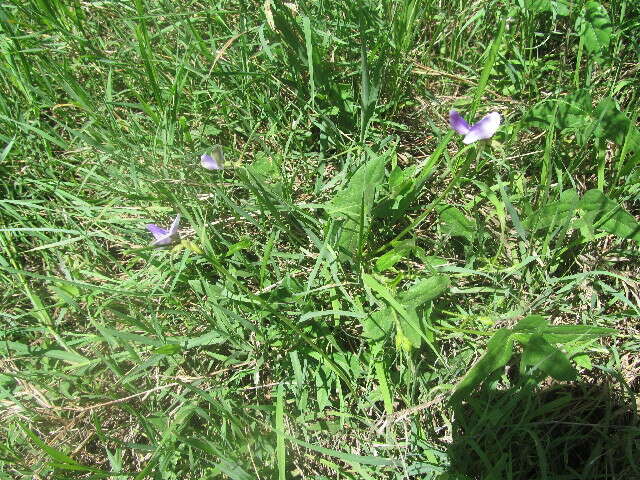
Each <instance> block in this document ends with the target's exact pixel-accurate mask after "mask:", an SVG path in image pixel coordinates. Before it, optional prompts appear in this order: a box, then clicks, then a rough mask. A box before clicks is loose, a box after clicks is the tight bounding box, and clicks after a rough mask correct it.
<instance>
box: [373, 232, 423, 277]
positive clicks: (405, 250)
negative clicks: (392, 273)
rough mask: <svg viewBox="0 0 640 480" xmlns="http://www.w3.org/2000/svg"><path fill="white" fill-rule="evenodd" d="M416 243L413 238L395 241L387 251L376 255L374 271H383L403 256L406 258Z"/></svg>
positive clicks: (391, 266)
mask: <svg viewBox="0 0 640 480" xmlns="http://www.w3.org/2000/svg"><path fill="white" fill-rule="evenodd" d="M415 246H416V243H415V241H414V240H402V241H399V242H395V244H394V245H393V248H392V249H391V250H389V251H388V252H387V253H385V254H384V255H382V256H381V257H378V259H377V260H376V264H375V267H374V269H375V271H376V272H384V271H386V270H389V269H390V268H393V266H394V265H395V264H396V263H398V262H399V261H401V260H402V259H404V258H407V257H408V256H409V254H410V253H411V252H412V251H413V249H414V248H415Z"/></svg>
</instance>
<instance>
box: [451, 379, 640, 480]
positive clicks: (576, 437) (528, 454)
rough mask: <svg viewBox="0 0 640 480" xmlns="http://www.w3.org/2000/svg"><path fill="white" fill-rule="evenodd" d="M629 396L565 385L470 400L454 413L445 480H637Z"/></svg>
mask: <svg viewBox="0 0 640 480" xmlns="http://www.w3.org/2000/svg"><path fill="white" fill-rule="evenodd" d="M634 390H636V392H635V394H634V393H633V392H629V391H628V390H627V391H626V392H624V391H623V390H622V389H621V388H619V387H613V386H605V385H594V384H588V383H579V382H572V383H567V384H555V385H551V386H547V387H543V388H540V387H531V386H516V387H512V388H510V389H508V390H502V391H496V390H493V391H486V390H485V391H481V392H479V393H477V394H474V395H473V396H472V397H471V398H470V399H469V400H468V402H467V403H466V404H465V405H463V406H461V407H459V408H458V409H457V411H456V415H455V420H454V422H453V432H452V443H451V445H450V447H449V456H450V460H451V470H450V472H449V474H448V475H446V476H445V478H449V479H451V480H453V479H456V480H462V479H467V478H472V479H482V480H486V479H501V480H502V479H514V480H516V479H517V480H520V479H522V480H524V479H554V480H555V479H562V480H574V479H575V480H578V479H640V421H639V417H638V405H637V404H636V398H637V394H638V392H637V390H638V389H637V388H635V389H634Z"/></svg>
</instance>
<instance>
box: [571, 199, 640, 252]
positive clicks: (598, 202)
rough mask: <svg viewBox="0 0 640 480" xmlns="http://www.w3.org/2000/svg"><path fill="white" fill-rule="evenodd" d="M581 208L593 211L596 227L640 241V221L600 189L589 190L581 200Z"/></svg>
mask: <svg viewBox="0 0 640 480" xmlns="http://www.w3.org/2000/svg"><path fill="white" fill-rule="evenodd" d="M580 208H581V209H582V210H584V211H585V212H587V214H589V213H592V214H593V216H592V218H593V225H594V226H595V228H596V229H599V230H603V231H605V232H608V233H611V234H613V235H617V236H618V237H621V238H628V239H632V240H635V241H636V242H640V223H638V221H637V220H636V219H635V218H634V217H633V215H631V214H630V213H629V212H627V211H626V210H624V209H623V208H622V207H620V206H619V205H618V204H617V203H616V202H614V201H613V200H611V199H609V198H607V197H606V196H605V195H604V193H602V192H601V191H600V190H597V189H593V190H589V191H588V192H586V193H585V194H584V196H583V197H582V199H581V201H580Z"/></svg>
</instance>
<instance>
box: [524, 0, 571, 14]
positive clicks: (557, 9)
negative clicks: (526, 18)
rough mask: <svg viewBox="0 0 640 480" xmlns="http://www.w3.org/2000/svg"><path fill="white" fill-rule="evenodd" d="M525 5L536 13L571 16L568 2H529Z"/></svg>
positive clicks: (554, 0)
mask: <svg viewBox="0 0 640 480" xmlns="http://www.w3.org/2000/svg"><path fill="white" fill-rule="evenodd" d="M525 5H526V8H528V9H529V11H531V12H534V13H542V12H554V13H555V14H556V15H561V16H566V15H569V8H568V6H567V0H527V1H526V2H525Z"/></svg>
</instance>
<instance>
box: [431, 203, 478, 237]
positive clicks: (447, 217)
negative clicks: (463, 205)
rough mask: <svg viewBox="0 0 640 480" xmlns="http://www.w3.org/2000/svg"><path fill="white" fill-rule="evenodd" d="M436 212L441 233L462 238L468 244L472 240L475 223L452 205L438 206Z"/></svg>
mask: <svg viewBox="0 0 640 480" xmlns="http://www.w3.org/2000/svg"><path fill="white" fill-rule="evenodd" d="M436 210H437V211H438V215H439V216H440V220H441V222H442V224H441V226H440V229H441V231H442V233H444V234H445V235H450V236H452V237H462V238H465V239H466V240H468V241H470V242H471V241H472V240H473V236H474V234H475V231H476V222H474V221H473V220H469V219H468V218H467V217H466V216H465V215H464V213H462V211H461V210H460V209H458V208H456V207H454V206H452V205H438V207H436Z"/></svg>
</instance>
